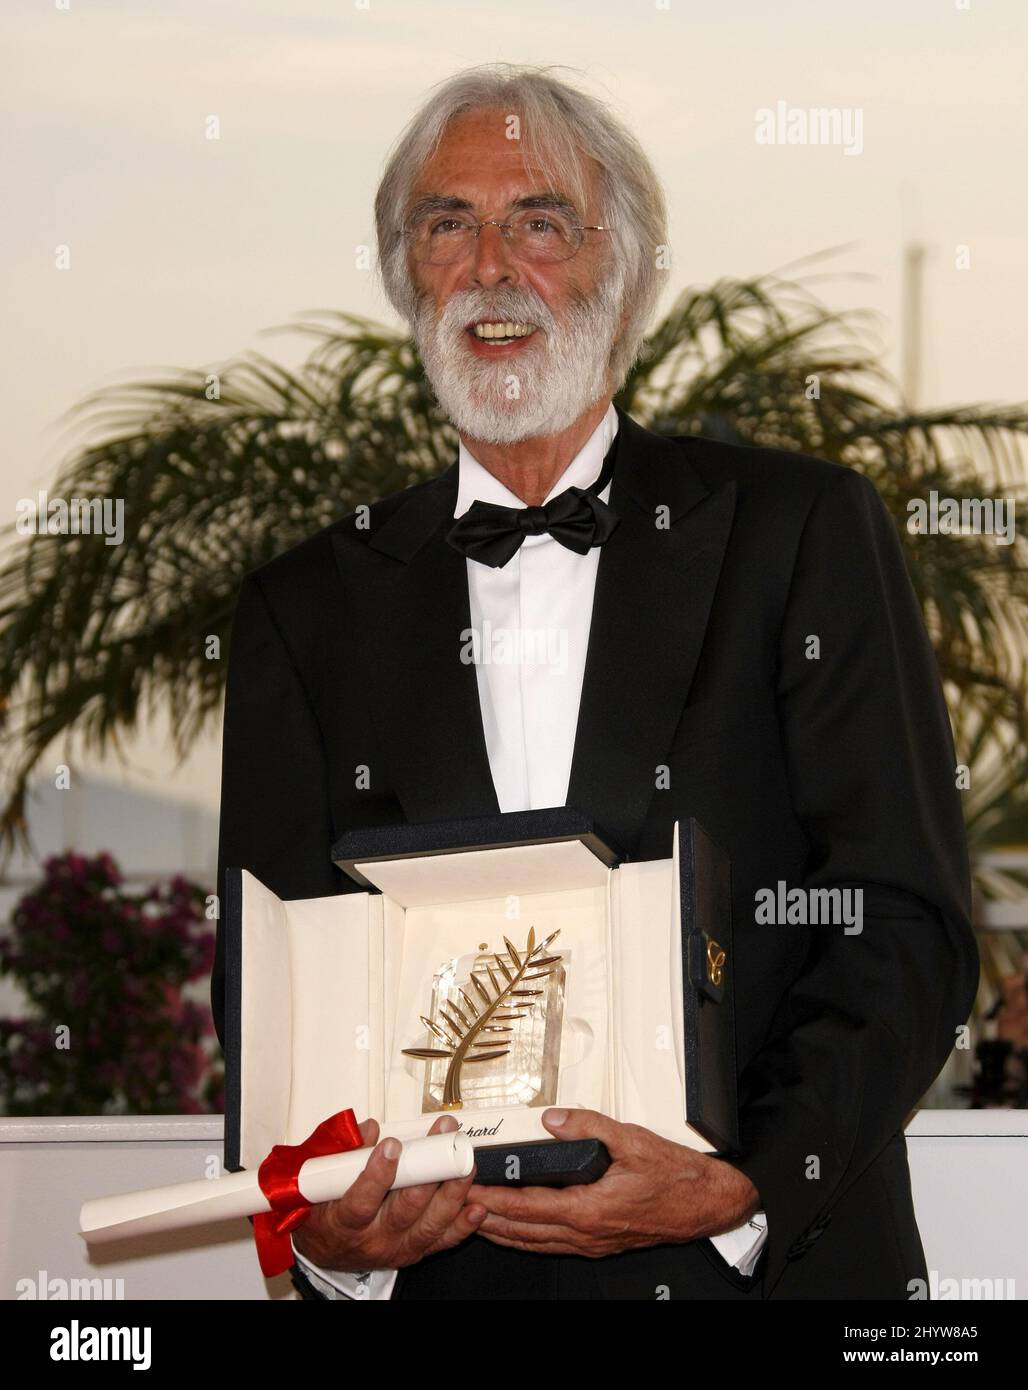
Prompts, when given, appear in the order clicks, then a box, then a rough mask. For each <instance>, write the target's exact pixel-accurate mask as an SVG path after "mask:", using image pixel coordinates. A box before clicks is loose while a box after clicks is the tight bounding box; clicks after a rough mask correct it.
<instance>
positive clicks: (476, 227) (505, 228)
mask: <svg viewBox="0 0 1028 1390" xmlns="http://www.w3.org/2000/svg"><path fill="white" fill-rule="evenodd" d="M522 211H525V212H537V213H538V214H540V215H542V216H543V217H545V216H546V212H547V209H546V208H538V209H535V208H525V209H522ZM454 215H455V216H458V217H460V216H466V214H463V213H459V212H456V210H455V212H454ZM423 225H424V223H421V222H419V223H418V225H417V226H416V227H401V228H400V232H401V234H402V236H403V238H404V240H405V241H406V242H407V245H408V246H409V247H410V249H411V252H412V254H413V252H414V241H415V238H416V237H417V234H418V232H419V231H420V230H421V228H422V226H423ZM483 227H496V228H497V229H498V230H499V233H500V235H501V236H502V237H503V240H504V241H505V242H506V244H507V246H508V247H509V248H510V250H511V254H512V255H516V254H517V252H516V250H515V248H514V244H513V236H514V224H513V223H512V222H500V221H498V220H497V219H496V218H495V217H488V218H486V219H485V220H484V221H482V222H477V221H473V220H471V219H469V225H468V231H469V232H471V231H473V232H474V239H475V241H476V242H477V241H478V238H479V237H480V236H481V234H482V228H483ZM570 230H571V231H573V232H609V231H610V230H611V229H610V227H598V226H589V225H586V224H585V223H581V222H574V223H572V224H571V229H570ZM584 244H585V237H584V236H583V237H581V238H580V239H579V242H578V245H577V246H576V247H575V249H574V250H573V251H572V252H571V254H570V255H568V256H557V257H556V258H555V259H553V260H549V261H545V260H544V261H537V262H536V264H537V265H563V264H564V263H565V262H566V261H570V260H572V259H573V258H574V257H575V256H577V255H578V253H579V251H581V249H582V247H583V245H584ZM465 245H466V246H468V247H470V246H471V242H470V241H468V242H466V243H465ZM465 254H466V253H465ZM415 259H417V257H416V256H415ZM461 259H462V258H461V256H455V257H454V259H453V260H452V261H423V260H419V261H418V264H419V265H437V266H439V265H457V264H458V263H459V262H460V260H461Z"/></svg>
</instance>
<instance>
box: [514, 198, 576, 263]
mask: <svg viewBox="0 0 1028 1390" xmlns="http://www.w3.org/2000/svg"><path fill="white" fill-rule="evenodd" d="M510 228H511V231H510V238H511V242H512V244H513V246H514V248H515V250H516V251H517V253H518V255H519V256H521V257H522V258H523V259H525V260H528V261H534V262H536V263H537V264H538V263H539V262H545V261H566V260H567V259H568V257H569V256H573V255H574V254H575V252H576V251H577V250H578V248H579V246H580V245H581V244H582V233H581V232H580V231H579V230H578V228H577V227H576V226H575V225H574V224H573V223H572V221H571V219H570V217H567V216H565V215H564V214H563V213H561V212H544V211H541V210H536V209H533V208H526V209H525V211H524V212H519V213H518V214H517V216H516V217H513V218H511V222H510Z"/></svg>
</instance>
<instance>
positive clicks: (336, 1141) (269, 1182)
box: [253, 1110, 364, 1278]
mask: <svg viewBox="0 0 1028 1390" xmlns="http://www.w3.org/2000/svg"><path fill="white" fill-rule="evenodd" d="M363 1145H364V1140H363V1139H362V1138H361V1132H360V1126H359V1125H358V1123H357V1117H356V1115H354V1113H353V1111H352V1110H339V1111H337V1112H336V1114H335V1115H330V1116H329V1118H328V1119H327V1120H322V1122H321V1124H320V1125H318V1127H317V1129H316V1130H314V1131H313V1133H312V1134H310V1135H309V1137H308V1138H306V1139H305V1140H304V1141H303V1143H302V1144H276V1145H275V1146H274V1148H273V1149H272V1150H271V1153H270V1154H268V1156H267V1158H266V1159H265V1160H264V1162H263V1163H262V1164H261V1166H260V1168H259V1169H258V1170H257V1181H258V1183H259V1184H260V1189H261V1191H262V1192H263V1193H264V1195H265V1197H267V1199H268V1201H269V1202H270V1204H271V1211H264V1212H259V1213H258V1214H257V1215H256V1216H255V1217H254V1218H253V1238H254V1240H255V1241H256V1243H257V1258H258V1259H259V1260H260V1262H261V1273H262V1274H263V1275H264V1276H265V1278H271V1276H272V1275H274V1274H282V1273H284V1272H285V1271H286V1270H287V1269H288V1268H289V1266H290V1265H292V1264H294V1263H295V1260H296V1257H295V1256H294V1254H293V1246H292V1242H291V1241H290V1239H289V1233H290V1231H295V1230H296V1228H297V1226H302V1225H303V1223H304V1222H305V1221H306V1220H307V1218H308V1216H309V1215H310V1211H311V1204H310V1202H308V1201H307V1199H306V1198H305V1197H304V1195H303V1193H302V1192H301V1191H300V1184H299V1176H300V1169H301V1168H302V1167H303V1165H304V1164H305V1163H306V1162H307V1160H308V1159H309V1158H323V1157H324V1156H325V1155H326V1154H342V1153H348V1152H349V1151H350V1150H351V1149H359V1148H362V1147H363Z"/></svg>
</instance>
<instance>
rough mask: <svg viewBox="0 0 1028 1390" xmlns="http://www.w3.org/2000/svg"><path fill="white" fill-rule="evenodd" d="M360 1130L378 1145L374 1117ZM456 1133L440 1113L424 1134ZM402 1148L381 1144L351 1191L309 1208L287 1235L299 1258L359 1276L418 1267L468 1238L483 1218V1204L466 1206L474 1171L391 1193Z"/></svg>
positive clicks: (396, 1142)
mask: <svg viewBox="0 0 1028 1390" xmlns="http://www.w3.org/2000/svg"><path fill="white" fill-rule="evenodd" d="M360 1128H361V1136H362V1138H363V1139H364V1143H365V1144H366V1145H369V1146H370V1145H372V1144H376V1143H377V1142H378V1133H379V1129H378V1122H377V1121H376V1120H365V1121H364V1123H363V1124H362V1125H361V1127H360ZM456 1128H457V1121H456V1120H455V1119H454V1118H453V1116H452V1115H441V1116H440V1117H439V1119H438V1120H436V1122H435V1124H434V1125H433V1126H432V1128H431V1129H430V1130H429V1134H443V1133H446V1132H447V1131H450V1130H454V1129H456ZM400 1147H401V1146H400V1142H399V1140H397V1139H385V1140H383V1142H382V1143H381V1144H379V1145H378V1148H377V1149H376V1150H375V1152H374V1153H373V1154H372V1155H371V1158H370V1159H369V1160H368V1164H367V1167H366V1168H365V1169H364V1171H363V1173H361V1175H360V1177H359V1178H358V1179H357V1181H356V1182H355V1183H354V1184H353V1186H352V1187H351V1188H350V1190H349V1192H346V1193H344V1195H343V1196H342V1197H338V1198H337V1199H336V1200H335V1201H334V1202H319V1203H317V1204H315V1205H314V1206H312V1207H311V1212H310V1216H308V1218H307V1220H306V1221H305V1222H304V1223H303V1225H302V1226H298V1227H297V1229H296V1230H295V1231H294V1232H293V1245H294V1247H295V1249H296V1250H297V1251H298V1252H299V1253H300V1254H301V1255H304V1256H305V1257H306V1258H307V1259H308V1260H310V1261H311V1263H312V1264H316V1265H320V1266H321V1268H322V1269H337V1270H342V1271H348V1272H350V1273H354V1274H358V1273H361V1272H363V1271H364V1270H368V1269H400V1268H402V1267H403V1266H404V1265H412V1264H416V1263H417V1261H418V1260H420V1259H422V1258H423V1257H424V1256H425V1255H432V1254H434V1253H435V1252H436V1251H437V1250H447V1249H449V1247H450V1246H451V1245H459V1244H460V1242H461V1241H462V1240H464V1239H465V1238H466V1237H467V1236H469V1235H471V1233H472V1232H473V1231H474V1230H475V1229H476V1228H477V1226H478V1223H479V1222H480V1221H481V1220H482V1218H483V1217H484V1216H485V1208H484V1207H482V1206H481V1205H475V1206H470V1207H469V1206H467V1205H466V1200H467V1195H468V1190H469V1188H470V1187H471V1185H472V1183H473V1182H474V1181H475V1170H474V1169H472V1170H471V1173H470V1174H469V1175H468V1176H467V1177H466V1178H454V1179H452V1180H451V1181H450V1182H432V1183H422V1184H421V1185H420V1186H418V1187H405V1188H401V1189H400V1190H398V1191H396V1192H390V1190H389V1188H390V1185H391V1184H392V1182H393V1179H394V1178H395V1176H396V1164H397V1160H398V1159H399V1156H400Z"/></svg>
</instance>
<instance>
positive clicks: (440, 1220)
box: [410, 1173, 481, 1248]
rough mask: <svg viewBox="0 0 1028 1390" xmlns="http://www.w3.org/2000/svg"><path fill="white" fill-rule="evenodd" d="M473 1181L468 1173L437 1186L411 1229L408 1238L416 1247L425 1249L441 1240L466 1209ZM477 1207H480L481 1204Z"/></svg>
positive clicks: (471, 1175)
mask: <svg viewBox="0 0 1028 1390" xmlns="http://www.w3.org/2000/svg"><path fill="white" fill-rule="evenodd" d="M473 1181H474V1177H473V1174H471V1173H469V1174H468V1176H467V1177H466V1178H455V1179H453V1180H451V1181H450V1182H444V1183H440V1184H439V1187H438V1188H437V1189H436V1191H435V1192H434V1193H433V1194H432V1199H431V1201H430V1202H428V1204H427V1205H426V1206H425V1208H424V1210H423V1211H422V1212H421V1213H420V1214H419V1216H418V1218H417V1220H416V1221H415V1222H414V1224H413V1226H412V1228H411V1231H410V1238H411V1240H412V1241H413V1242H414V1243H415V1244H416V1245H417V1246H419V1247H420V1248H426V1247H428V1246H431V1245H434V1244H435V1243H436V1242H437V1241H439V1240H441V1239H442V1238H443V1236H444V1235H445V1233H446V1232H447V1231H448V1230H449V1228H450V1227H451V1226H452V1225H453V1223H454V1221H456V1219H457V1218H458V1216H459V1215H460V1213H461V1212H462V1211H463V1210H464V1208H465V1207H466V1205H467V1195H468V1191H469V1190H470V1188H471V1185H472V1182H473ZM477 1205H478V1206H480V1205H481V1203H478V1204H477Z"/></svg>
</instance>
